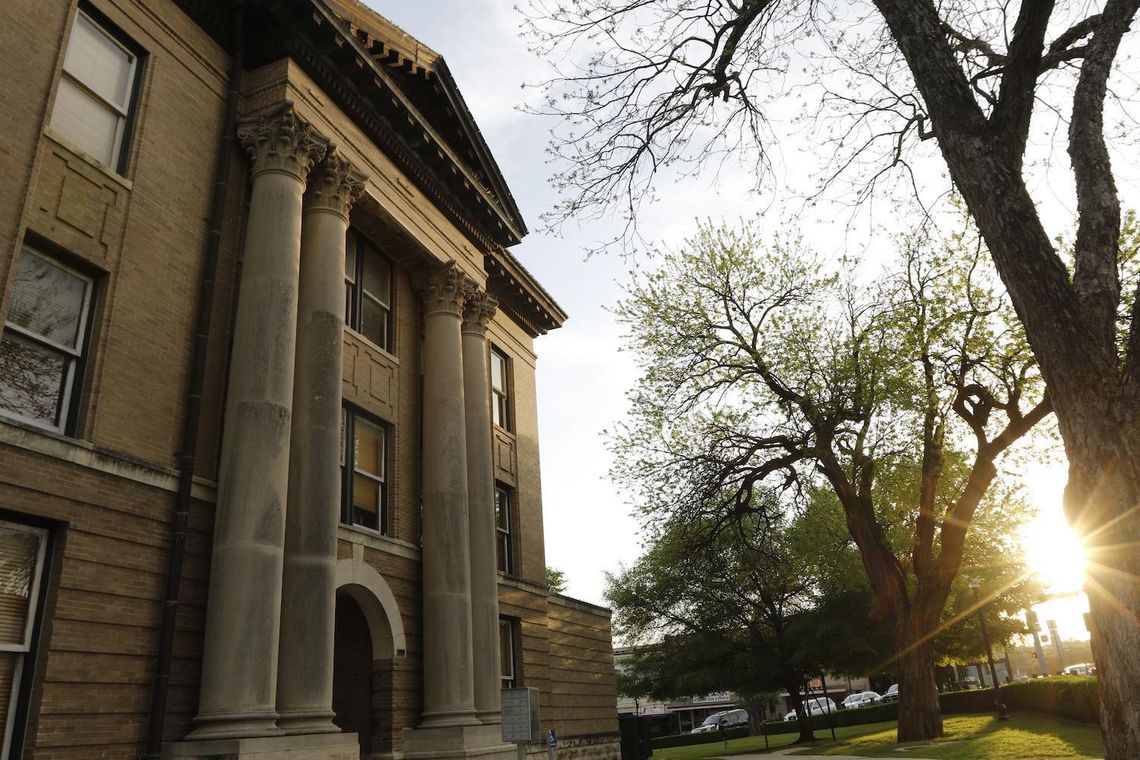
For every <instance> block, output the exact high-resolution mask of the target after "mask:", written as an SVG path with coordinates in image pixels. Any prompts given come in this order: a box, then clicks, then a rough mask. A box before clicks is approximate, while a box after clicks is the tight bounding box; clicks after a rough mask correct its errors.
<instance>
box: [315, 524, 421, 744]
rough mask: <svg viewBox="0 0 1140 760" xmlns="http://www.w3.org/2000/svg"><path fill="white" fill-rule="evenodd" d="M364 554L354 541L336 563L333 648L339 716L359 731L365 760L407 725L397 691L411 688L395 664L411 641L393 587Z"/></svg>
mask: <svg viewBox="0 0 1140 760" xmlns="http://www.w3.org/2000/svg"><path fill="white" fill-rule="evenodd" d="M363 554H364V552H363V551H362V547H360V546H354V547H353V553H352V557H351V559H349V558H345V559H341V560H339V561H338V562H337V563H336V585H337V592H336V630H335V635H334V646H335V649H334V652H333V711H334V712H335V713H336V720H335V722H336V724H337V726H339V727H340V728H341V730H343V731H346V732H355V733H356V734H357V735H358V736H359V737H360V757H361V758H362V760H363V759H365V758H368V757H370V756H371V754H373V753H374V754H376V755H377V756H386V755H390V754H391V753H392V752H393V751H395V738H396V736H397V734H398V733H399V731H400V730H401V729H403V728H406V727H408V726H407V725H405V723H406V722H407V719H408V716H407V715H404V714H403V713H399V714H398V711H397V701H398V700H397V694H396V692H397V690H399V691H400V692H401V693H404V692H406V691H407V690H408V684H407V683H406V681H407V677H406V675H401V674H400V673H399V672H397V671H398V668H397V667H396V662H397V660H399V659H402V658H403V657H404V655H405V653H406V647H407V644H406V643H405V636H404V625H403V619H402V617H401V615H400V608H399V605H398V604H397V602H396V597H395V595H394V594H393V593H392V589H391V588H389V586H388V584H387V582H386V581H385V580H384V578H383V576H381V575H380V573H379V572H377V571H376V568H374V567H372V566H371V565H369V564H368V563H367V562H365V561H364V556H363ZM397 682H398V683H397ZM405 700H406V697H405Z"/></svg>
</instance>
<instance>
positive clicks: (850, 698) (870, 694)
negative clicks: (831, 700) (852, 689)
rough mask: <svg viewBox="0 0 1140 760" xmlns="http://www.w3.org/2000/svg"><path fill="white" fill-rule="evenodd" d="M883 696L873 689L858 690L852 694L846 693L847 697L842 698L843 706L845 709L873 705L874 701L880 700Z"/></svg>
mask: <svg viewBox="0 0 1140 760" xmlns="http://www.w3.org/2000/svg"><path fill="white" fill-rule="evenodd" d="M882 701H883V698H882V697H881V696H879V693H878V692H875V691H860V692H856V693H854V694H848V695H847V699H845V700H843V707H844V708H845V709H848V710H850V709H852V708H855V707H864V706H865V705H873V704H875V703H876V702H882Z"/></svg>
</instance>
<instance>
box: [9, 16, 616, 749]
mask: <svg viewBox="0 0 1140 760" xmlns="http://www.w3.org/2000/svg"><path fill="white" fill-rule="evenodd" d="M0 43H2V44H0V77H2V78H3V80H4V81H5V82H7V83H8V85H9V86H8V88H7V92H6V94H5V95H4V107H3V108H0V168H2V170H3V174H4V177H5V179H6V181H5V182H4V183H0V326H2V328H3V332H2V336H0V716H2V720H0V730H2V732H3V742H4V744H3V752H2V754H3V757H5V758H7V757H28V758H60V759H63V758H95V757H99V758H135V757H139V756H148V757H158V756H159V755H160V753H161V755H162V756H166V757H220V756H225V757H262V758H271V757H273V758H276V757H281V758H294V757H295V758H349V757H352V758H356V757H400V756H403V757H407V758H415V757H423V758H427V757H456V758H459V757H468V756H475V755H479V756H486V757H498V756H510V755H513V748H512V747H509V746H506V745H503V744H502V742H501V741H500V739H499V725H498V724H499V722H500V715H499V690H500V688H501V687H504V686H528V687H537V688H538V689H539V691H540V695H541V716H542V725H543V728H544V729H546V728H553V729H555V731H556V732H557V734H558V736H559V738H560V752H561V753H562V756H563V758H566V757H567V756H569V757H571V758H572V760H577V759H578V758H582V759H583V760H586V759H587V758H589V759H592V758H594V757H599V758H601V757H613V756H615V755H616V753H617V741H616V731H617V722H616V710H615V698H616V691H615V686H614V677H613V658H612V650H611V643H610V620H609V612H608V610H605V609H602V608H598V607H595V606H592V605H589V604H585V603H582V602H578V601H575V600H572V599H568V598H565V597H562V596H559V595H556V594H551V593H549V592H548V590H547V588H546V585H545V561H544V554H543V528H542V506H541V493H540V484H539V467H538V462H539V460H538V436H537V409H536V398H535V353H534V340H535V339H536V338H538V337H539V336H541V335H542V334H543V333H545V332H547V331H549V330H552V329H555V328H557V327H558V326H559V325H560V324H561V323H562V321H563V320H564V319H565V315H564V314H563V313H562V311H561V310H560V308H559V307H558V305H557V304H556V303H555V302H554V301H553V299H552V298H551V297H550V296H549V294H547V293H546V291H545V290H543V288H542V287H541V286H540V285H539V284H538V283H537V282H536V281H535V280H534V278H533V277H532V276H531V275H530V274H529V273H528V272H527V271H526V270H525V269H524V268H523V267H522V266H521V265H520V264H519V262H518V261H517V260H516V259H515V258H514V257H513V256H512V255H511V253H510V252H509V251H508V248H509V247H510V246H511V245H513V244H515V243H517V242H518V241H519V240H520V239H521V237H522V236H523V235H524V234H525V233H526V228H525V225H524V222H523V220H522V219H521V217H520V215H519V212H518V209H517V207H516V206H515V203H514V201H513V200H512V198H511V195H510V192H509V190H508V188H507V186H506V183H505V182H504V180H503V178H502V176H501V175H500V173H499V171H498V169H497V167H496V165H495V162H494V159H493V158H492V156H491V154H490V152H489V150H488V148H487V146H486V144H485V143H484V141H483V139H482V137H481V136H480V133H479V130H478V128H477V126H476V125H475V123H474V121H473V119H472V118H471V115H470V113H469V112H468V110H467V108H466V106H465V105H464V102H463V98H462V96H461V95H460V93H459V91H458V90H457V88H456V86H455V83H454V81H453V79H452V78H451V75H450V74H449V72H448V69H447V66H446V64H445V63H444V61H443V59H442V58H441V57H440V56H438V55H437V54H436V53H434V52H433V51H431V50H430V49H429V48H427V47H426V46H425V45H423V44H422V43H420V42H418V41H417V40H415V39H412V38H411V37H409V36H408V35H407V34H405V33H404V32H402V31H401V30H400V29H398V28H397V27H395V26H394V25H392V24H391V23H390V22H388V21H387V20H385V19H384V18H382V17H380V16H378V15H376V14H375V13H374V12H372V11H371V10H369V9H368V8H366V7H365V6H363V5H361V4H359V3H356V2H354V0H245V1H244V2H238V1H237V0H233V1H226V2H222V1H220V0H178V1H177V2H176V1H175V0H83V1H82V2H78V3H76V2H74V1H73V0H8V2H6V3H4V5H3V7H2V8H0ZM531 750H532V751H533V752H536V753H537V752H540V751H541V752H545V748H544V747H540V746H539V745H537V744H536V745H535V746H533V747H532V748H531Z"/></svg>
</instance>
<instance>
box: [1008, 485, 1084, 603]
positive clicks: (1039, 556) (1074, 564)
mask: <svg viewBox="0 0 1140 760" xmlns="http://www.w3.org/2000/svg"><path fill="white" fill-rule="evenodd" d="M1026 481H1027V482H1026V485H1027V487H1028V490H1029V496H1030V498H1031V499H1032V500H1033V503H1034V504H1036V505H1037V507H1038V509H1039V510H1040V513H1039V514H1038V516H1037V519H1035V520H1033V522H1030V523H1028V524H1026V525H1025V526H1024V527H1023V528H1022V530H1021V536H1022V541H1023V546H1024V547H1025V554H1026V557H1027V559H1028V560H1029V567H1030V569H1031V570H1032V571H1033V572H1034V573H1036V574H1037V576H1038V577H1039V578H1040V579H1041V581H1042V582H1043V583H1044V584H1045V586H1046V591H1047V592H1049V593H1053V594H1061V593H1068V592H1073V591H1080V590H1081V589H1082V587H1083V586H1084V573H1085V558H1086V557H1085V548H1084V546H1082V545H1081V542H1080V540H1079V539H1078V538H1077V536H1076V535H1075V534H1074V533H1073V531H1072V529H1071V528H1070V527H1069V524H1068V522H1066V520H1065V514H1064V509H1063V507H1062V504H1061V495H1062V493H1063V491H1064V488H1065V472H1064V470H1063V469H1061V470H1060V471H1058V470H1053V469H1050V470H1045V469H1042V470H1041V471H1040V472H1033V473H1031V474H1030V477H1027V478H1026Z"/></svg>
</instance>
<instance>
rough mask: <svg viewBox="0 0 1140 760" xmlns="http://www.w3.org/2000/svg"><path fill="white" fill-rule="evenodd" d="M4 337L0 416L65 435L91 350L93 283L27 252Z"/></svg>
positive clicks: (17, 270)
mask: <svg viewBox="0 0 1140 760" xmlns="http://www.w3.org/2000/svg"><path fill="white" fill-rule="evenodd" d="M14 279H15V283H14V284H13V287H12V301H11V305H10V306H9V308H8V318H7V321H6V322H5V324H4V333H3V336H2V337H0V412H2V413H4V414H7V415H9V416H11V417H16V418H17V419H20V420H23V421H25V422H30V423H32V424H34V425H39V426H41V427H46V428H48V429H50V430H55V431H57V432H64V431H65V428H66V427H67V424H68V421H69V419H70V417H71V412H72V406H73V405H72V398H73V396H74V395H75V394H74V393H73V390H74V388H75V386H76V385H77V383H78V377H79V375H80V369H81V365H82V363H83V352H84V350H85V347H86V344H87V330H88V322H89V321H90V312H91V309H90V305H91V291H92V281H91V279H90V278H88V277H85V276H83V275H81V274H79V273H78V272H75V271H73V270H71V269H69V268H67V267H64V266H62V265H61V264H58V263H56V262H55V261H52V260H51V259H48V258H45V257H44V256H41V255H40V254H38V253H36V252H35V251H33V250H31V249H29V248H24V249H23V251H22V252H21V254H20V258H19V262H18V263H17V264H16V268H15V277H14Z"/></svg>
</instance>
